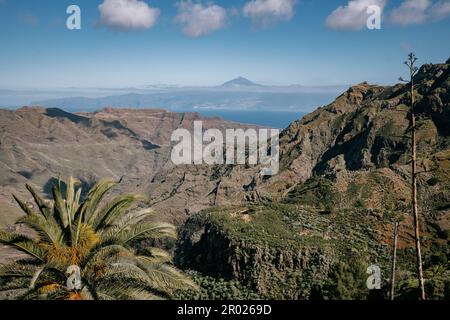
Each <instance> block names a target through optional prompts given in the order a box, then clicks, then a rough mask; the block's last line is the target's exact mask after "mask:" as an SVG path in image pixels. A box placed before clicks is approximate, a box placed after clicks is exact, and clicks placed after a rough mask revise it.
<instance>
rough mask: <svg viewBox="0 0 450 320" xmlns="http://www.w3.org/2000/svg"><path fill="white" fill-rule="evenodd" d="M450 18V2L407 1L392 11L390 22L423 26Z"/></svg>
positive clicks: (444, 0) (445, 0)
mask: <svg viewBox="0 0 450 320" xmlns="http://www.w3.org/2000/svg"><path fill="white" fill-rule="evenodd" d="M448 16H450V1H449V0H441V1H437V2H435V3H433V2H432V1H431V0H405V1H403V2H402V3H401V5H400V6H399V7H397V8H395V9H393V10H392V12H391V14H390V17H389V20H390V22H392V23H394V24H398V25H402V26H407V25H413V24H422V23H425V22H428V21H436V20H441V19H444V18H446V17H448Z"/></svg>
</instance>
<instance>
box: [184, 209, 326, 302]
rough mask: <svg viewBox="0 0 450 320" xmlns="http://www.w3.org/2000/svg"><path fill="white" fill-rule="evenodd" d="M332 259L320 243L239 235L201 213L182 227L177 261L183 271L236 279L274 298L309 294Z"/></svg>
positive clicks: (300, 297) (302, 296)
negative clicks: (298, 243) (290, 242)
mask: <svg viewBox="0 0 450 320" xmlns="http://www.w3.org/2000/svg"><path fill="white" fill-rule="evenodd" d="M333 259H334V253H333V250H331V249H330V248H327V247H321V246H318V245H316V246H298V247H297V246H290V247H284V246H273V245H272V244H271V243H264V242H258V241H249V240H243V239H236V238H234V237H233V235H232V234H231V233H229V232H227V231H226V230H224V229H223V226H221V225H217V224H215V223H214V222H212V221H211V220H209V219H208V217H207V216H201V215H198V216H194V217H192V219H189V220H188V222H187V224H186V226H185V227H184V228H183V229H182V232H181V239H180V245H179V247H178V249H177V254H176V263H177V264H178V265H179V266H180V267H182V268H184V269H194V270H197V271H200V272H202V273H203V274H207V275H211V276H215V277H221V278H225V279H230V280H231V279H233V280H238V281H239V282H241V283H242V284H244V285H245V286H247V287H249V288H251V289H252V290H255V291H256V292H257V293H258V294H259V295H261V296H263V297H267V298H272V299H274V298H278V299H306V298H308V297H309V295H310V293H311V288H312V286H313V285H314V284H315V283H318V282H320V281H322V280H323V279H324V278H325V277H326V276H327V273H328V271H329V269H330V267H331V265H332V262H333V261H334V260H333ZM313 278H314V279H313ZM289 281H291V282H289ZM301 282H303V283H304V287H300V283H301Z"/></svg>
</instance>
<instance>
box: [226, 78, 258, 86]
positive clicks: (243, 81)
mask: <svg viewBox="0 0 450 320" xmlns="http://www.w3.org/2000/svg"><path fill="white" fill-rule="evenodd" d="M222 87H262V85H260V84H257V83H255V82H253V81H250V80H248V79H247V78H244V77H237V78H236V79H233V80H230V81H227V82H225V83H224V84H222Z"/></svg>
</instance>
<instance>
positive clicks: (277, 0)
mask: <svg viewBox="0 0 450 320" xmlns="http://www.w3.org/2000/svg"><path fill="white" fill-rule="evenodd" d="M296 4H297V0H252V1H250V2H247V4H246V5H245V6H244V10H243V12H244V16H245V17H247V18H250V19H251V20H252V21H253V24H255V25H258V26H262V27H267V26H270V25H271V24H273V23H275V22H278V21H289V20H291V19H292V17H293V16H294V14H295V5H296Z"/></svg>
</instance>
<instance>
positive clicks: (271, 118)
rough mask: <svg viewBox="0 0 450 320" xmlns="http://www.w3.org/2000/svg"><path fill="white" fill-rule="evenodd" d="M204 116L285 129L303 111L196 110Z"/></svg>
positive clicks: (301, 114)
mask: <svg viewBox="0 0 450 320" xmlns="http://www.w3.org/2000/svg"><path fill="white" fill-rule="evenodd" d="M195 112H198V113H199V114H201V115H202V116H205V117H221V118H223V119H224V120H228V121H235V122H240V123H246V124H255V125H259V126H264V127H270V128H278V129H285V128H286V127H288V126H289V124H291V123H292V122H294V121H296V120H299V119H301V118H302V117H303V116H304V115H305V114H306V113H304V112H290V111H289V112H287V111H280V112H277V111H230V110H207V111H198V110H195Z"/></svg>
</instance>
